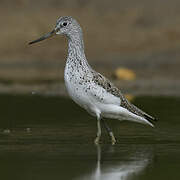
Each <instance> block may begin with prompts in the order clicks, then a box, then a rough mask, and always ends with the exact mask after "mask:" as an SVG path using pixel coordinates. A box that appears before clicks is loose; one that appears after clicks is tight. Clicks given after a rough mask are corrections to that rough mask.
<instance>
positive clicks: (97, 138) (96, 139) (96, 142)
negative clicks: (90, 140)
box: [94, 136, 100, 145]
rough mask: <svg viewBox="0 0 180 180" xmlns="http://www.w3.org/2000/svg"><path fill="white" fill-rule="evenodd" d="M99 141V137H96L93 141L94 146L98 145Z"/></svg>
mask: <svg viewBox="0 0 180 180" xmlns="http://www.w3.org/2000/svg"><path fill="white" fill-rule="evenodd" d="M99 141H100V137H99V136H97V137H96V138H95V140H94V143H95V144H96V145H98V144H99Z"/></svg>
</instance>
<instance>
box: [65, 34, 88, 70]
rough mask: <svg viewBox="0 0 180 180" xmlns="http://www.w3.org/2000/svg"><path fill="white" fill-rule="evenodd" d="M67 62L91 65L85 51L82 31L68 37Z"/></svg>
mask: <svg viewBox="0 0 180 180" xmlns="http://www.w3.org/2000/svg"><path fill="white" fill-rule="evenodd" d="M67 63H73V64H79V65H80V66H87V67H90V66H89V64H88V62H87V60H86V56H85V53H84V42H83V35H82V32H76V33H73V35H72V36H70V37H68V58H67Z"/></svg>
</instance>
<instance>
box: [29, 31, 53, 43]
mask: <svg viewBox="0 0 180 180" xmlns="http://www.w3.org/2000/svg"><path fill="white" fill-rule="evenodd" d="M54 35H56V30H55V29H54V30H53V31H51V32H49V33H47V34H45V35H44V36H42V37H40V38H39V39H36V40H34V41H31V42H29V44H34V43H37V42H39V41H42V40H44V39H47V38H49V37H52V36H54Z"/></svg>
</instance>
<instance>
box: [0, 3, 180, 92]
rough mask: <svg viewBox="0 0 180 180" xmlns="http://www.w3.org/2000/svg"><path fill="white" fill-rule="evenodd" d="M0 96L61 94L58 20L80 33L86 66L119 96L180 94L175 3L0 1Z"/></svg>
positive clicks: (178, 6) (63, 52)
mask: <svg viewBox="0 0 180 180" xmlns="http://www.w3.org/2000/svg"><path fill="white" fill-rule="evenodd" d="M0 13H1V16H0V21H1V28H0V39H1V43H0V49H1V53H0V92H1V93H23V94H24V93H40V94H61V95H66V91H65V88H64V84H63V69H64V66H65V61H66V56H67V40H66V39H65V37H63V36H56V37H53V38H51V39H49V40H46V41H43V42H41V43H37V44H35V45H32V46H29V45H28V42H29V41H32V40H34V39H36V38H38V37H40V36H41V35H43V34H45V33H47V32H49V31H51V30H52V29H53V28H54V26H55V23H56V20H57V18H59V17H60V16H67V15H68V16H73V17H74V18H76V19H77V20H78V22H79V23H80V25H81V26H82V28H83V32H84V41H85V52H86V56H87V59H88V61H89V63H90V65H91V66H92V67H94V68H95V70H97V71H99V72H100V73H102V74H103V75H105V76H107V77H108V78H109V79H111V80H112V81H113V82H114V83H115V84H116V85H117V86H118V87H120V88H121V89H122V91H123V92H126V93H130V94H135V95H180V71H179V67H180V60H179V59H180V1H178V0H171V1H169V0H151V1H148V0H136V1H132V0H119V1H113V2H112V1H109V0H98V1H96V0H91V1H90V0H38V1H37V0H14V1H5V0H1V1H0Z"/></svg>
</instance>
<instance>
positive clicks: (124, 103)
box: [93, 71, 156, 121]
mask: <svg viewBox="0 0 180 180" xmlns="http://www.w3.org/2000/svg"><path fill="white" fill-rule="evenodd" d="M93 81H94V83H96V84H97V85H99V86H101V87H103V88H104V89H105V90H106V91H107V92H109V93H111V94H113V95H114V96H116V97H119V98H120V100H121V104H120V106H121V107H123V108H125V109H127V110H128V111H130V112H132V113H134V114H136V115H138V116H141V117H143V118H145V119H146V120H148V121H155V120H156V119H155V118H154V117H152V116H150V115H149V114H147V113H145V112H144V111H142V110H141V109H139V108H138V107H136V106H134V105H133V104H131V103H130V102H129V101H128V100H127V99H126V98H125V97H124V96H123V94H122V93H121V91H120V90H119V89H118V88H117V87H116V86H115V85H114V84H113V83H111V82H110V81H109V79H107V78H105V77H104V76H103V75H101V74H100V73H97V72H96V71H93Z"/></svg>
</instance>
